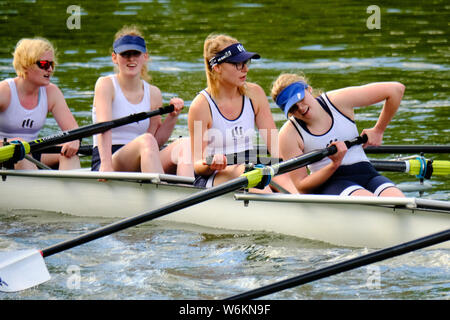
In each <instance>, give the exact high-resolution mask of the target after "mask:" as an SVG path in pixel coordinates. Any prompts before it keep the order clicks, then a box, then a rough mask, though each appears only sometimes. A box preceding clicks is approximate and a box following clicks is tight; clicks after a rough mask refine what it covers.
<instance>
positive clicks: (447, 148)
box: [364, 145, 450, 154]
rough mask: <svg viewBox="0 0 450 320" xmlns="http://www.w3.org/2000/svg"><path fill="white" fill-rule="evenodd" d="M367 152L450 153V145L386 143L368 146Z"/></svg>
mask: <svg viewBox="0 0 450 320" xmlns="http://www.w3.org/2000/svg"><path fill="white" fill-rule="evenodd" d="M364 151H365V152H366V153H371V154H376V153H421V152H423V153H450V145H411V146H409V145H384V146H379V147H375V146H368V147H366V148H365V149H364Z"/></svg>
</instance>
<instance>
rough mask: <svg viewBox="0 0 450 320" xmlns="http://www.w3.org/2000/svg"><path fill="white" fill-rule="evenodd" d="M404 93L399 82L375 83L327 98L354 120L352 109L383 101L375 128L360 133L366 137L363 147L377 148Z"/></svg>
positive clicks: (343, 91) (331, 93)
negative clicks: (366, 140)
mask: <svg viewBox="0 0 450 320" xmlns="http://www.w3.org/2000/svg"><path fill="white" fill-rule="evenodd" d="M404 92H405V86H404V85H403V84H401V83H399V82H376V83H370V84H367V85H363V86H359V87H348V88H343V89H339V90H336V91H332V92H329V93H328V96H329V98H330V100H331V101H332V102H333V103H334V104H335V106H336V107H337V108H339V109H340V110H341V112H343V113H344V114H345V115H347V116H349V117H350V118H351V119H354V113H353V108H355V107H365V106H371V105H374V104H376V103H379V102H382V101H384V104H383V108H382V110H381V113H380V116H379V118H378V121H377V122H376V124H375V126H374V127H372V128H370V129H364V130H363V131H362V134H367V137H368V142H367V143H366V144H365V145H364V146H367V145H374V146H379V145H381V144H382V140H383V134H384V131H385V130H386V128H387V126H388V124H389V122H390V121H391V120H392V118H393V117H394V115H395V113H396V112H397V110H398V107H399V106H400V103H401V101H402V98H403V94H404Z"/></svg>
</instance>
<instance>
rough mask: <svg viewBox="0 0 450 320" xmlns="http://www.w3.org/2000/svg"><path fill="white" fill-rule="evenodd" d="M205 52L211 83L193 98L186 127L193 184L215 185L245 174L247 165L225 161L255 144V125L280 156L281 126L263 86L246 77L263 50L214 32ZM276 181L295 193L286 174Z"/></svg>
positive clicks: (274, 154)
mask: <svg viewBox="0 0 450 320" xmlns="http://www.w3.org/2000/svg"><path fill="white" fill-rule="evenodd" d="M203 56H204V63H205V71H206V77H207V83H208V87H207V88H206V89H204V90H202V91H201V92H200V94H198V95H197V96H196V97H195V99H194V100H193V102H192V104H191V106H190V108H189V115H188V126H189V134H190V137H191V150H193V162H194V169H195V174H196V180H195V184H196V185H198V186H203V187H212V186H215V185H218V184H221V183H223V182H225V181H228V180H230V179H233V178H235V177H238V176H239V175H241V174H242V173H243V172H244V165H243V164H233V165H227V158H226V156H225V154H230V153H238V152H242V151H246V150H251V149H252V148H253V139H254V135H255V129H254V126H255V123H256V125H257V127H258V129H259V133H260V135H261V137H262V138H263V139H264V140H265V142H266V144H267V147H268V150H269V152H270V153H271V155H272V156H273V157H277V156H278V149H277V147H276V145H277V139H278V138H277V137H278V130H277V128H276V126H275V123H274V121H273V118H272V114H271V112H270V106H269V102H268V100H267V96H266V94H265V93H264V91H263V89H262V88H261V87H260V86H259V85H257V84H255V83H250V82H247V81H246V80H247V72H248V70H249V66H250V62H251V59H259V58H260V56H259V54H257V53H254V52H248V51H246V50H245V49H244V47H243V45H242V44H241V43H239V42H238V41H237V40H236V39H234V38H232V37H229V36H227V35H210V36H208V37H207V38H206V40H205V43H204V51H203ZM207 156H211V157H213V160H212V162H211V163H206V161H205V158H206V157H207ZM276 182H277V183H278V184H280V185H281V186H282V187H284V188H285V189H286V190H287V191H289V192H296V190H295V186H294V185H293V184H292V182H290V181H289V179H288V177H285V176H281V177H278V179H277V180H276ZM255 191H256V190H255ZM265 191H266V192H270V188H269V187H266V188H265Z"/></svg>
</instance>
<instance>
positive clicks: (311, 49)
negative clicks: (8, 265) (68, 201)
mask: <svg viewBox="0 0 450 320" xmlns="http://www.w3.org/2000/svg"><path fill="white" fill-rule="evenodd" d="M75 2H76V5H79V6H80V7H81V16H80V28H79V29H73V30H69V29H68V28H67V19H68V18H69V16H70V14H68V13H67V8H68V6H69V5H72V4H75V3H74V1H14V2H10V1H3V0H0V35H1V36H0V44H1V45H0V79H4V78H7V77H13V76H15V74H14V69H13V68H12V55H11V53H12V52H13V50H14V46H15V44H16V43H17V41H18V40H19V39H21V38H24V37H35V36H42V37H46V38H48V39H49V40H51V41H52V42H53V43H54V44H55V46H56V47H57V50H58V62H59V64H58V66H57V69H56V72H55V74H54V77H53V82H54V83H56V84H57V85H58V86H59V87H60V88H61V90H62V92H63V93H64V96H65V97H66V99H67V102H68V104H69V106H70V108H71V110H72V112H73V113H74V115H75V117H76V119H77V121H78V123H79V124H80V125H86V124H90V123H91V107H92V98H93V90H94V85H95V81H96V80H97V78H98V77H99V76H103V75H107V74H110V73H112V72H113V65H112V62H111V59H110V52H111V46H112V40H113V36H114V33H115V32H116V31H117V30H118V29H120V27H121V26H122V25H124V24H138V25H140V26H141V28H142V30H143V32H144V36H145V37H146V39H147V42H148V46H149V51H150V56H151V62H150V64H149V70H150V72H151V75H152V79H153V80H152V82H153V84H155V85H157V86H158V87H159V88H160V89H161V91H162V92H163V98H164V100H165V102H168V101H169V99H170V98H171V97H172V96H175V95H178V96H180V97H181V98H183V99H184V100H185V102H186V105H187V106H189V105H190V103H191V101H192V99H193V98H194V97H195V95H196V93H197V92H199V91H200V90H201V89H203V88H204V87H205V85H206V82H205V76H204V71H203V63H202V46H203V41H204V39H205V37H206V36H207V35H208V34H210V33H212V32H216V33H227V34H230V35H232V36H234V37H236V38H238V39H239V40H240V41H241V42H242V43H243V44H244V45H245V47H246V49H247V50H250V51H257V52H258V53H260V54H261V56H262V59H260V60H257V61H254V62H252V65H251V70H250V72H249V81H253V82H257V83H258V84H260V85H261V86H262V87H263V89H264V90H265V91H266V93H267V95H269V89H270V85H271V83H272V81H273V80H274V79H275V78H276V77H277V76H278V75H279V74H280V73H282V72H304V73H305V74H306V75H307V77H308V78H309V79H310V81H311V84H312V86H314V87H317V88H320V89H322V90H332V89H335V88H340V87H345V86H351V85H360V84H364V83H368V82H373V81H400V82H402V83H403V84H405V86H406V92H405V96H404V99H403V101H402V104H401V106H400V109H399V111H398V113H397V115H396V116H395V118H394V119H393V121H392V122H391V124H390V125H389V128H388V130H386V132H385V137H384V142H385V144H450V134H449V132H450V130H449V116H450V99H449V80H450V76H449V75H450V73H449V70H450V64H449V56H450V50H449V43H448V39H449V34H448V30H449V29H448V21H449V9H450V6H449V4H448V2H447V1H429V2H423V1H381V2H379V3H378V4H377V5H378V6H379V8H380V17H381V22H380V29H368V27H367V24H366V22H367V19H368V18H369V17H370V15H371V14H370V13H368V12H367V7H368V4H364V3H363V2H360V1H349V0H346V1H317V2H314V1H313V2H308V3H306V2H302V3H301V5H298V4H296V2H292V1H287V0H277V1H270V0H265V1H247V2H243V1H220V2H203V1H175V0H173V1H169V0H165V1H157V0H154V1H151V0H150V1H144V0H141V1H137V0H136V1H134V0H120V1H117V0H114V1H113V0H105V1H75ZM269 101H270V104H271V106H272V111H273V114H274V118H275V120H276V123H277V126H278V127H280V126H281V125H282V124H283V122H284V117H283V115H282V114H281V112H279V111H278V109H277V108H275V104H274V103H273V101H272V100H271V99H270V98H269ZM380 109H381V105H376V106H371V107H368V108H363V109H358V110H357V114H356V119H357V123H358V127H359V129H360V130H361V129H363V128H366V127H369V126H373V125H374V123H375V122H376V120H377V117H378V114H379V112H380ZM55 130H57V124H56V122H55V121H54V119H53V118H52V117H51V116H49V118H48V120H47V124H46V127H45V129H44V130H43V135H48V134H51V133H53V132H55ZM187 134H188V131H187V110H186V111H185V112H184V113H183V114H182V116H181V117H180V120H179V123H178V126H177V128H176V130H175V131H174V133H173V135H172V138H176V137H178V136H186V135H187ZM91 141H92V140H91V139H84V140H83V143H84V144H89V143H91ZM389 156H390V155H383V156H377V157H378V158H384V157H389ZM428 156H429V157H432V158H435V159H440V160H449V156H448V155H447V154H444V155H428ZM89 160H90V159H89V158H85V159H83V166H89ZM386 175H387V176H388V177H390V178H391V179H393V180H395V181H396V182H398V183H411V182H417V178H415V177H414V176H406V175H404V174H391V173H386ZM430 183H431V184H432V186H433V189H432V190H431V191H429V192H426V193H425V194H424V195H423V196H424V197H428V198H437V199H442V200H449V195H450V192H449V190H450V184H449V181H448V177H447V176H444V177H433V179H432V180H431V181H430ZM1 188H2V186H1V184H0V192H1V191H2V189H1ZM48 194H49V197H51V190H48ZM18 196H20V195H18ZM261 214H264V213H261ZM110 222H112V221H111V220H107V219H86V218H83V219H82V218H76V217H70V216H61V215H58V214H55V213H43V212H34V213H32V214H31V215H30V214H29V212H27V214H24V212H0V250H2V251H10V250H20V249H27V248H44V247H47V246H49V245H51V244H54V243H57V242H60V241H62V240H66V239H70V238H72V237H74V236H76V235H79V234H82V233H85V232H87V231H89V230H92V229H94V228H96V227H98V226H101V225H105V224H107V223H110ZM371 251H372V250H371V249H365V248H342V247H335V246H331V245H329V244H324V243H318V242H312V241H309V240H306V239H298V238H292V237H286V236H283V235H277V234H270V233H240V232H232V231H225V230H212V229H202V228H199V227H194V226H186V225H175V224H169V223H166V222H158V221H155V222H152V223H148V224H145V225H142V226H139V227H136V228H131V229H127V230H125V231H123V232H120V233H117V234H115V235H112V236H109V237H106V238H104V239H100V240H97V241H94V242H92V243H89V244H86V245H83V246H80V247H78V248H74V249H71V250H68V251H65V252H63V253H59V254H57V255H54V256H51V257H48V258H47V259H46V262H47V265H48V268H49V271H50V273H51V275H52V279H51V280H50V281H49V282H47V283H44V284H42V285H40V286H38V287H36V288H33V289H29V290H26V291H23V292H20V293H14V294H3V293H0V299H221V298H225V297H228V296H231V295H234V294H238V293H241V292H244V291H247V290H249V289H253V288H257V287H260V286H263V285H267V284H270V283H273V282H275V281H279V280H281V279H286V278H289V277H293V276H297V275H299V274H302V273H305V272H308V271H311V270H315V269H318V268H321V267H324V266H328V265H332V264H334V263H337V262H340V261H344V260H346V259H350V258H354V257H357V256H359V255H362V254H365V253H368V252H371ZM449 254H450V252H449V251H448V250H442V249H439V250H420V251H417V252H413V253H410V254H407V255H404V256H401V257H398V258H394V259H390V260H386V261H383V262H380V263H377V264H375V265H373V266H372V267H371V268H372V269H371V268H365V267H363V268H360V269H356V270H353V271H349V272H346V273H344V274H341V275H338V276H333V277H329V278H326V279H322V280H319V281H316V282H313V283H310V284H307V285H304V286H300V287H297V288H294V289H290V290H286V291H282V292H279V293H276V294H273V295H270V296H268V297H269V298H271V299H449V297H450V295H449V292H450V285H449V268H450V261H449ZM373 268H375V269H373ZM74 270H75V273H73V272H74ZM373 270H376V271H377V272H379V275H380V278H379V280H380V281H379V283H375V284H374V283H372V282H371V280H370V279H372V278H371V277H370V275H371V272H372V271H373ZM68 271H69V272H68ZM71 272H72V273H71ZM76 272H79V275H80V278H79V279H81V282H80V283H77V282H76V281H75V282H74V279H75V278H74V277H73V276H74V274H75V275H76V274H78V273H76Z"/></svg>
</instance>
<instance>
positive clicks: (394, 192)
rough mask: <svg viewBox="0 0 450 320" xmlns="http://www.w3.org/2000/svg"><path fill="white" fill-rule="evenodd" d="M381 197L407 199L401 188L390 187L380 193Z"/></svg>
mask: <svg viewBox="0 0 450 320" xmlns="http://www.w3.org/2000/svg"><path fill="white" fill-rule="evenodd" d="M380 197H405V195H404V193H403V192H402V191H401V190H400V189H399V188H397V187H389V188H386V189H384V190H383V191H381V192H380Z"/></svg>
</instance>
